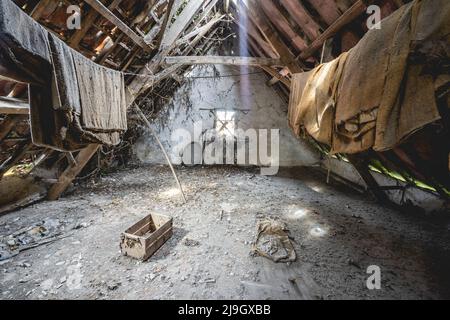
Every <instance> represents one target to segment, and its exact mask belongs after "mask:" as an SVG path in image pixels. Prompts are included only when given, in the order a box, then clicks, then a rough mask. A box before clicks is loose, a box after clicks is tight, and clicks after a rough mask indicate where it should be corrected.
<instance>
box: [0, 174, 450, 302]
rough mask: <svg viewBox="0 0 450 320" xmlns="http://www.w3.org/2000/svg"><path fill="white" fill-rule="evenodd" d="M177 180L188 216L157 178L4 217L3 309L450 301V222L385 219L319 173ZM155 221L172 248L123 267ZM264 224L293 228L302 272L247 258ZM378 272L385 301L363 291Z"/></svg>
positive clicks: (84, 188)
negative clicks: (20, 302)
mask: <svg viewBox="0 0 450 320" xmlns="http://www.w3.org/2000/svg"><path fill="white" fill-rule="evenodd" d="M178 171H179V175H180V179H181V181H182V184H183V185H184V188H185V189H186V194H187V197H188V199H189V201H188V203H187V204H183V203H182V201H181V198H180V194H179V193H178V190H177V188H176V185H175V183H174V181H173V179H172V176H171V173H170V171H169V169H168V168H167V167H163V166H151V167H140V168H136V169H128V170H125V171H121V172H117V173H114V174H112V175H109V176H106V177H104V178H102V179H101V180H100V181H99V182H97V183H94V182H90V183H86V184H83V185H80V186H77V188H76V189H75V191H73V192H72V193H71V194H69V195H67V196H66V197H65V198H63V199H61V200H60V201H56V202H41V203H39V204H35V205H33V206H31V207H28V208H25V209H22V210H20V211H17V212H13V213H10V214H7V215H5V216H2V217H0V243H1V244H2V247H0V249H1V248H3V249H2V250H3V251H0V252H2V256H0V258H1V259H2V261H0V298H1V299H346V298H356V299H384V298H385V299H393V298H398V299H408V298H412V299H429V298H430V299H441V298H450V272H449V270H450V220H446V219H445V218H444V219H442V218H441V219H438V220H436V219H431V218H429V217H417V216H414V215H409V214H401V213H398V212H394V211H392V210H389V209H386V208H383V207H381V206H379V205H377V204H375V203H374V202H372V201H371V200H370V199H368V198H367V197H365V196H362V195H360V194H357V193H356V192H354V191H352V190H349V189H346V188H345V187H343V186H342V185H339V184H337V183H333V184H331V185H327V184H326V183H325V178H324V176H323V175H322V174H321V173H318V172H315V171H313V170H311V169H291V170H284V171H282V172H281V173H280V175H278V176H276V177H264V176H260V175H259V174H258V171H257V170H254V169H248V170H243V169H236V168H184V169H179V170H178ZM151 212H154V213H162V214H166V215H169V216H172V217H173V218H174V235H173V237H172V238H171V239H170V240H169V241H168V242H167V243H166V244H165V245H164V246H163V247H162V248H161V249H160V250H159V251H158V252H157V253H156V254H155V255H154V256H153V257H152V258H150V259H149V260H148V261H147V262H139V261H136V260H133V259H132V258H129V257H125V256H122V255H121V253H120V250H119V240H120V234H121V232H123V231H124V230H125V229H127V228H128V227H130V226H131V225H132V224H134V223H135V222H137V221H138V220H139V219H140V218H142V217H144V216H146V215H147V214H149V213H151ZM267 217H273V218H275V219H277V220H278V221H282V222H284V223H285V224H286V225H287V227H288V229H289V230H290V235H291V237H292V239H293V244H294V248H295V251H296V254H297V260H296V261H295V262H293V263H289V264H288V263H274V262H273V261H271V260H269V259H267V258H264V257H260V256H255V255H254V254H251V246H252V245H251V244H252V241H253V240H254V238H255V233H256V228H257V224H258V221H260V220H262V219H264V218H267ZM11 248H12V249H14V248H15V249H16V250H15V251H11V250H12V249H11ZM7 249H11V250H10V251H8V250H7ZM19 250H20V253H18V252H19ZM8 252H9V253H8ZM17 253H18V254H17ZM8 254H10V255H11V256H10V257H8ZM370 265H377V266H379V267H380V268H381V289H380V290H369V289H367V286H366V279H367V278H368V277H369V275H368V274H367V267H368V266H370Z"/></svg>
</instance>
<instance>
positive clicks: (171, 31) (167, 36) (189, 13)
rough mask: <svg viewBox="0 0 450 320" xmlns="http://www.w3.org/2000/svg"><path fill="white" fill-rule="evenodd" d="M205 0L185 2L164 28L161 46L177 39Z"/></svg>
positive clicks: (168, 45) (165, 46) (165, 45)
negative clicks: (170, 22) (181, 9)
mask: <svg viewBox="0 0 450 320" xmlns="http://www.w3.org/2000/svg"><path fill="white" fill-rule="evenodd" d="M89 1H92V0H89ZM205 2H206V1H205V0H190V1H189V2H188V3H187V4H186V7H184V9H183V11H181V13H180V15H179V16H178V17H177V18H176V19H175V22H174V23H173V24H172V25H171V26H170V27H169V28H168V29H167V30H165V33H164V35H163V39H162V41H161V46H162V47H164V48H167V47H170V46H171V45H172V44H173V43H174V42H175V41H177V39H178V38H179V37H180V35H181V34H182V33H183V31H184V30H185V29H186V28H187V27H188V25H189V24H190V23H191V22H192V19H194V17H195V15H196V14H197V12H198V11H199V10H200V8H201V6H202V5H203V4H204V3H205Z"/></svg>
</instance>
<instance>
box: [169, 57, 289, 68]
mask: <svg viewBox="0 0 450 320" xmlns="http://www.w3.org/2000/svg"><path fill="white" fill-rule="evenodd" d="M164 62H165V63H166V64H188V65H195V64H224V65H234V66H255V67H259V66H279V65H281V61H280V60H278V59H272V58H253V57H234V56H229V57H221V56H171V57H166V58H165V59H164Z"/></svg>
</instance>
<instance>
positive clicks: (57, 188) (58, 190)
mask: <svg viewBox="0 0 450 320" xmlns="http://www.w3.org/2000/svg"><path fill="white" fill-rule="evenodd" d="M99 148H100V145H98V144H91V145H89V146H87V147H86V148H84V149H83V150H81V151H80V152H79V153H78V155H77V156H76V163H77V164H76V165H75V166H74V165H69V166H68V167H67V168H66V170H64V172H63V173H62V174H61V175H60V176H59V178H58V182H57V183H55V184H54V185H52V186H51V187H50V190H49V191H48V194H47V198H48V199H49V200H57V199H58V198H59V197H60V196H61V194H62V193H63V192H64V191H65V190H66V189H67V187H68V186H69V185H70V183H71V182H72V181H73V179H75V177H76V176H77V175H78V174H79V173H80V172H81V170H83V168H84V166H86V164H87V163H88V162H89V160H90V159H91V158H92V156H93V155H94V154H95V153H96V152H97V150H98V149H99Z"/></svg>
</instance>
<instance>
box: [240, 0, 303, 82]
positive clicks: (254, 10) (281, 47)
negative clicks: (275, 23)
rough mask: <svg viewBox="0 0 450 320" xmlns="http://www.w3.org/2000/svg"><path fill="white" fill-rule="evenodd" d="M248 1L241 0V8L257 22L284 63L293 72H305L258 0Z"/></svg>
mask: <svg viewBox="0 0 450 320" xmlns="http://www.w3.org/2000/svg"><path fill="white" fill-rule="evenodd" d="M247 3H248V6H247V5H246V4H245V3H244V2H243V1H242V0H240V1H239V8H240V9H243V10H245V13H244V14H248V16H249V18H250V19H251V20H252V21H253V22H254V23H255V25H256V26H257V27H258V29H259V31H260V32H261V34H262V35H263V36H264V37H265V38H266V39H267V41H268V42H269V44H270V45H271V46H272V48H274V50H275V52H277V53H278V55H279V56H280V60H281V62H282V63H283V65H285V66H287V67H288V68H289V70H290V71H291V73H298V72H303V69H302V68H301V66H300V64H299V62H298V61H295V56H294V55H293V53H292V52H291V50H290V49H289V47H288V46H287V45H286V44H285V43H284V42H283V41H282V40H281V39H280V38H279V36H278V33H277V32H276V31H275V30H274V29H273V27H272V25H271V24H270V22H269V21H268V20H267V17H266V14H265V13H264V12H263V10H262V9H261V8H260V7H259V5H258V4H257V3H256V1H255V0H247ZM241 14H242V12H241Z"/></svg>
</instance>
